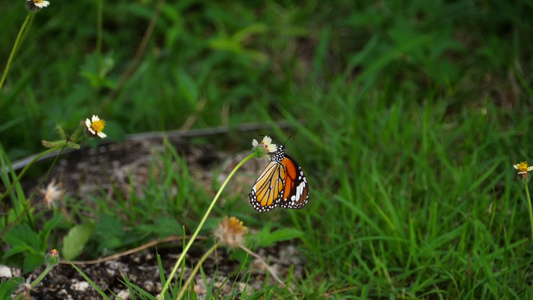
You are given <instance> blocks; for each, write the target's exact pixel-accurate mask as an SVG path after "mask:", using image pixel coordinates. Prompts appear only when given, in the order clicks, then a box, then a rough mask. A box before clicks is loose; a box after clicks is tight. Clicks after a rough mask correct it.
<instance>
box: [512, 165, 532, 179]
mask: <svg viewBox="0 0 533 300" xmlns="http://www.w3.org/2000/svg"><path fill="white" fill-rule="evenodd" d="M513 167H514V168H515V169H517V170H518V176H520V177H521V179H522V182H523V183H524V184H527V183H528V182H529V179H530V177H529V172H530V171H531V170H533V166H529V165H528V164H527V161H523V162H521V163H518V164H514V165H513Z"/></svg>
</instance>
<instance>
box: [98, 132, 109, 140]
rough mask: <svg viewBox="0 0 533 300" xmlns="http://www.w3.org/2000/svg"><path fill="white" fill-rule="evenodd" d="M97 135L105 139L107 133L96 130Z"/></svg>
mask: <svg viewBox="0 0 533 300" xmlns="http://www.w3.org/2000/svg"><path fill="white" fill-rule="evenodd" d="M98 136H99V137H100V138H101V139H105V138H106V137H107V134H105V133H103V132H98Z"/></svg>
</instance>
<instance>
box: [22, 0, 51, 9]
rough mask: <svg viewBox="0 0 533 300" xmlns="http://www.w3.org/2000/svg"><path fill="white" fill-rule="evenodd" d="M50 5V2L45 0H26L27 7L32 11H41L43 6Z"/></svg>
mask: <svg viewBox="0 0 533 300" xmlns="http://www.w3.org/2000/svg"><path fill="white" fill-rule="evenodd" d="M48 5H50V2H48V1H45V0H28V1H26V8H27V9H28V10H30V11H39V10H41V8H43V7H47V6H48Z"/></svg>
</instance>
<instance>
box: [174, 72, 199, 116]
mask: <svg viewBox="0 0 533 300" xmlns="http://www.w3.org/2000/svg"><path fill="white" fill-rule="evenodd" d="M174 76H175V77H176V80H177V81H178V87H179V91H180V93H181V94H182V95H183V96H184V97H185V99H186V100H187V102H189V104H190V105H191V107H195V106H196V102H197V101H198V87H197V86H196V83H195V82H194V80H193V79H192V77H191V76H189V74H187V73H186V72H185V71H183V70H178V71H177V72H176V73H175V74H174Z"/></svg>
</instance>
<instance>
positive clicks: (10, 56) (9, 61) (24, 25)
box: [0, 13, 33, 90]
mask: <svg viewBox="0 0 533 300" xmlns="http://www.w3.org/2000/svg"><path fill="white" fill-rule="evenodd" d="M32 16H33V14H32V13H28V15H27V16H26V20H24V23H22V27H20V30H19V34H18V35H17V39H16V40H15V44H13V49H11V54H10V55H9V59H8V60H7V65H6V69H5V70H4V75H2V81H0V90H2V87H3V86H4V81H6V77H7V72H8V71H9V67H10V66H11V62H12V61H13V58H14V57H15V52H16V51H17V47H18V44H19V42H20V38H21V37H22V33H23V32H24V29H25V28H26V25H28V22H29V21H30V19H31V17H32Z"/></svg>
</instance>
